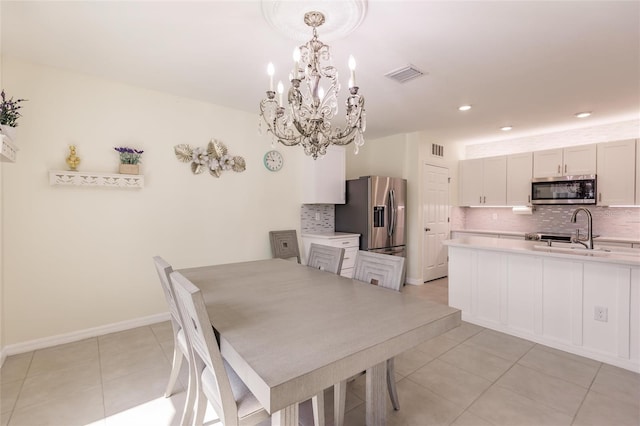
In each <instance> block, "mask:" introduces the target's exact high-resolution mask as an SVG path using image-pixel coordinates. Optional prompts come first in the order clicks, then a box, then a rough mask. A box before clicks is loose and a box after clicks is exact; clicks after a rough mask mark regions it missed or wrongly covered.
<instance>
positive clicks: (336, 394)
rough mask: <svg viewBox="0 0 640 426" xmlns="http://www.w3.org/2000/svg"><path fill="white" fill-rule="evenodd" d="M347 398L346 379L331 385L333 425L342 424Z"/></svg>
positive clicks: (341, 425)
mask: <svg viewBox="0 0 640 426" xmlns="http://www.w3.org/2000/svg"><path fill="white" fill-rule="evenodd" d="M346 400H347V381H346V380H343V381H341V382H340V383H337V384H335V385H333V422H334V426H344V407H345V403H346Z"/></svg>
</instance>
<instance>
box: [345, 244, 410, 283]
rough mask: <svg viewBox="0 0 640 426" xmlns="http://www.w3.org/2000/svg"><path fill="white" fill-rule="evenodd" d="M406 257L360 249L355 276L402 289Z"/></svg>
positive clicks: (366, 280)
mask: <svg viewBox="0 0 640 426" xmlns="http://www.w3.org/2000/svg"><path fill="white" fill-rule="evenodd" d="M404 261H405V259H404V257H401V256H392V255H390V254H381V253H374V252H371V251H363V250H360V251H358V255H357V256H356V263H355V266H354V268H353V278H354V279H356V280H358V281H364V282H366V283H369V284H376V285H379V286H380V287H384V288H389V289H391V290H395V291H400V290H401V289H402V285H403V284H404V283H403V282H402V277H403V276H404Z"/></svg>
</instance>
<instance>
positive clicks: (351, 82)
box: [349, 55, 356, 87]
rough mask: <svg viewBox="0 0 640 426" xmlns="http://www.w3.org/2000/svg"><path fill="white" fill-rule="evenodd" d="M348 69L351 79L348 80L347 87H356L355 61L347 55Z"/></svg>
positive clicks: (351, 56)
mask: <svg viewBox="0 0 640 426" xmlns="http://www.w3.org/2000/svg"><path fill="white" fill-rule="evenodd" d="M349 69H350V70H351V78H350V79H349V87H355V86H356V60H355V58H354V57H353V55H349Z"/></svg>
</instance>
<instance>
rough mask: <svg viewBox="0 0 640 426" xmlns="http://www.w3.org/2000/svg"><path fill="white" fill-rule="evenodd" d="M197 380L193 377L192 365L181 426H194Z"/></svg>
mask: <svg viewBox="0 0 640 426" xmlns="http://www.w3.org/2000/svg"><path fill="white" fill-rule="evenodd" d="M196 388H197V384H196V380H195V378H194V377H193V372H192V370H191V365H190V366H189V384H188V385H187V399H186V401H185V403H184V411H183V412H182V419H181V420H180V426H192V420H193V415H194V413H193V411H194V409H195V406H194V403H195V399H196V393H197V391H198V390H197V389H196Z"/></svg>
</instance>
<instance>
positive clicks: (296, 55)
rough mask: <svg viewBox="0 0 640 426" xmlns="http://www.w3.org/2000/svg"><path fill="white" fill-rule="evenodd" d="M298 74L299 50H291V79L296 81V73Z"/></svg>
mask: <svg viewBox="0 0 640 426" xmlns="http://www.w3.org/2000/svg"><path fill="white" fill-rule="evenodd" d="M299 72H300V48H299V47H296V48H295V49H293V78H295V79H296V80H297V79H298V73H299Z"/></svg>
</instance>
